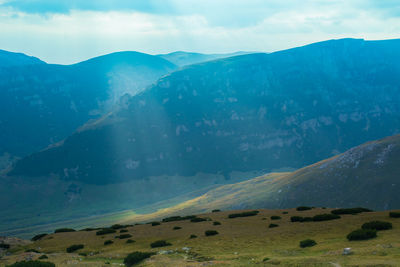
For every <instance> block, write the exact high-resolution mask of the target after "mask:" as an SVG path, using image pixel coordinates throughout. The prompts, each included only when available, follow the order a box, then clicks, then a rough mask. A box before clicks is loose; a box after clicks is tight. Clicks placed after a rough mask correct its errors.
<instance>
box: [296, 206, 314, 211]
mask: <svg viewBox="0 0 400 267" xmlns="http://www.w3.org/2000/svg"><path fill="white" fill-rule="evenodd" d="M311 209H312V208H311V207H307V206H300V207H297V208H296V210H297V211H305V210H311Z"/></svg>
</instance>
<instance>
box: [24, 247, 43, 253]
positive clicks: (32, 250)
mask: <svg viewBox="0 0 400 267" xmlns="http://www.w3.org/2000/svg"><path fill="white" fill-rule="evenodd" d="M25 252H33V253H40V252H39V251H38V250H36V249H34V248H30V249H26V250H25Z"/></svg>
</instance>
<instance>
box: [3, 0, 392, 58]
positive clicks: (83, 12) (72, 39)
mask: <svg viewBox="0 0 400 267" xmlns="http://www.w3.org/2000/svg"><path fill="white" fill-rule="evenodd" d="M344 37H354V38H364V39H389V38H399V37H400V1H398V0H303V1H301V0H113V1H110V0H81V1H78V0H0V49H5V50H10V51H18V52H24V53H27V54H30V55H34V56H37V57H40V58H41V59H43V60H45V61H47V62H51V63H62V64H69V63H74V62H78V61H81V60H84V59H87V58H90V57H94V56H97V55H101V54H105V53H110V52H114V51H121V50H135V51H141V52H146V53H151V54H157V53H167V52H171V51H176V50H185V51H195V52H204V53H214V52H215V53H223V52H233V51H238V50H242V51H244V50H245V51H276V50H281V49H286V48H290V47H294V46H299V45H304V44H308V43H312V42H316V41H322V40H326V39H335V38H344Z"/></svg>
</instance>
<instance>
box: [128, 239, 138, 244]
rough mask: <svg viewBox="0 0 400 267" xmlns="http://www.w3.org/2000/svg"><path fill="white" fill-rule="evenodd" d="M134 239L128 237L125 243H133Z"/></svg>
mask: <svg viewBox="0 0 400 267" xmlns="http://www.w3.org/2000/svg"><path fill="white" fill-rule="evenodd" d="M135 242H136V241H135V240H133V239H128V240H126V243H127V244H131V243H135Z"/></svg>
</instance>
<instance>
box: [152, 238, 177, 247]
mask: <svg viewBox="0 0 400 267" xmlns="http://www.w3.org/2000/svg"><path fill="white" fill-rule="evenodd" d="M171 245H172V244H171V243H168V242H167V241H165V240H157V241H155V242H153V243H151V244H150V247H152V248H160V247H166V246H171Z"/></svg>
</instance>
